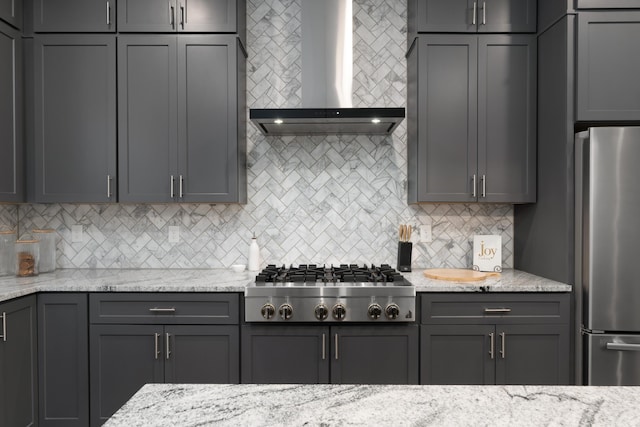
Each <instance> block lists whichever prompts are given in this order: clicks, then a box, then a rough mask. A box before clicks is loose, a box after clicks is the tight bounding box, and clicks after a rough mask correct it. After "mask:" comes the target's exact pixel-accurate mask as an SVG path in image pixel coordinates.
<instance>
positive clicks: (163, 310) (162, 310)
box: [149, 307, 176, 313]
mask: <svg viewBox="0 0 640 427" xmlns="http://www.w3.org/2000/svg"><path fill="white" fill-rule="evenodd" d="M149 311H150V312H152V313H175V312H176V309H175V308H174V307H171V308H158V307H153V308H150V309H149Z"/></svg>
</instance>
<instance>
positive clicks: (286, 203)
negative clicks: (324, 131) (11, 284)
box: [0, 0, 513, 268]
mask: <svg viewBox="0 0 640 427" xmlns="http://www.w3.org/2000/svg"><path fill="white" fill-rule="evenodd" d="M406 11H407V5H406V1H405V0H354V5H353V12H354V37H353V44H354V69H353V74H354V82H353V87H354V95H353V103H354V106H355V107H404V106H406V61H405V58H404V55H405V48H406V13H407V12H406ZM299 17H300V3H299V0H248V2H247V24H248V31H247V45H248V46H247V49H248V53H249V59H248V76H247V87H248V104H249V107H255V108H277V107H299V106H300V105H301V99H300V97H301V85H300V68H301V67H300V44H301V33H300V31H301V28H300V19H299ZM247 126H248V129H247V133H248V152H249V155H248V203H247V204H246V205H208V204H169V205H128V204H105V205H71V204H51V205H20V206H19V207H15V206H8V205H0V227H5V228H15V225H16V221H17V219H16V218H18V217H19V218H20V229H21V232H25V231H28V230H31V229H33V228H54V229H56V230H57V231H58V234H59V236H60V240H59V243H58V267H60V268H209V267H228V266H230V265H232V264H236V263H246V262H247V253H248V246H249V241H250V237H251V235H252V233H253V232H255V233H256V235H257V236H258V241H259V243H260V246H261V249H262V252H261V253H262V258H263V261H264V263H267V262H269V263H287V264H288V263H295V264H297V263H304V262H315V263H340V262H349V263H367V264H369V263H374V264H381V263H390V264H392V265H395V263H396V256H397V240H398V238H397V236H398V231H397V230H398V224H400V223H408V224H411V225H413V226H414V232H415V234H417V227H418V226H419V225H420V224H431V225H432V229H433V241H432V242H431V243H414V250H413V265H414V267H420V268H422V267H469V266H471V259H472V254H471V247H472V239H473V235H474V234H500V235H501V236H502V241H503V266H504V267H506V268H510V267H513V209H512V207H511V206H510V205H485V204H425V205H419V206H408V205H407V202H406V199H407V196H406V191H407V189H406V186H407V172H406V169H407V158H406V156H407V153H406V137H407V136H406V126H405V124H404V123H403V124H402V125H401V126H400V127H399V128H398V129H397V130H396V131H395V132H394V134H393V135H392V136H389V137H380V136H369V137H368V136H352V135H348V136H347V135H345V136H327V137H282V138H276V137H268V138H267V137H265V136H263V135H262V134H260V132H259V131H258V130H257V129H256V128H255V127H254V126H253V124H251V123H249V124H248V125H247ZM77 224H81V225H83V228H84V240H83V242H81V243H73V242H72V239H71V226H72V225H77ZM169 226H179V227H180V241H179V242H178V243H169V241H168V231H169Z"/></svg>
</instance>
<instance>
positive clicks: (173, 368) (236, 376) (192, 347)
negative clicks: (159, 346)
mask: <svg viewBox="0 0 640 427" xmlns="http://www.w3.org/2000/svg"><path fill="white" fill-rule="evenodd" d="M164 332H165V334H164V340H165V342H164V345H165V352H164V355H165V376H164V379H165V382H168V383H211V384H237V383H238V382H239V381H240V368H239V365H240V362H239V360H240V332H239V331H238V326H211V325H206V326H204V325H203V326H200V325H188V326H165V330H164Z"/></svg>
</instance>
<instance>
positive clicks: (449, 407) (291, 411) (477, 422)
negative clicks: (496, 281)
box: [104, 384, 640, 427]
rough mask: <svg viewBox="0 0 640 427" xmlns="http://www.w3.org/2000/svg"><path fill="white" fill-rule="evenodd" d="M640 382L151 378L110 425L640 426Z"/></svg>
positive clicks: (182, 426)
mask: <svg viewBox="0 0 640 427" xmlns="http://www.w3.org/2000/svg"><path fill="white" fill-rule="evenodd" d="M638 401H640V387H581V386H409V385H328V384H323V385H320V384H312V385H275V384H273V385H255V384H241V385H229V384H225V385H222V384H202V385H198V384H190V385H184V384H147V385H145V386H143V387H142V388H141V389H140V390H139V391H138V392H137V393H136V394H135V395H134V396H133V397H132V398H131V399H130V400H129V401H128V402H127V403H126V404H125V405H124V406H123V407H122V408H120V410H118V411H117V412H116V413H115V414H114V415H113V416H112V417H111V418H110V419H109V420H108V421H107V422H106V424H104V426H105V427H137V426H140V427H142V426H144V427H153V426H172V427H195V426H210V425H215V426H303V425H305V426H357V425H361V426H373V425H378V426H456V427H458V426H474V427H475V426H518V427H522V426H607V427H612V426H638V425H640V405H638Z"/></svg>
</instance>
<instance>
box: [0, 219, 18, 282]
mask: <svg viewBox="0 0 640 427" xmlns="http://www.w3.org/2000/svg"><path fill="white" fill-rule="evenodd" d="M16 237H17V236H16V232H15V231H13V230H7V231H0V276H7V275H11V274H14V273H15V266H14V262H13V260H14V256H15V255H14V253H15V252H14V249H13V247H14V246H15V244H16Z"/></svg>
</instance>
